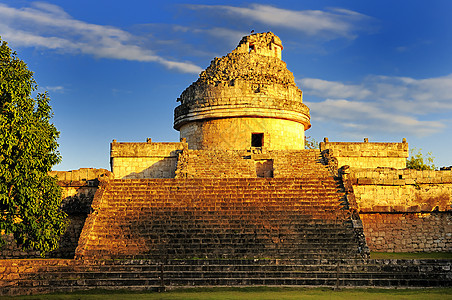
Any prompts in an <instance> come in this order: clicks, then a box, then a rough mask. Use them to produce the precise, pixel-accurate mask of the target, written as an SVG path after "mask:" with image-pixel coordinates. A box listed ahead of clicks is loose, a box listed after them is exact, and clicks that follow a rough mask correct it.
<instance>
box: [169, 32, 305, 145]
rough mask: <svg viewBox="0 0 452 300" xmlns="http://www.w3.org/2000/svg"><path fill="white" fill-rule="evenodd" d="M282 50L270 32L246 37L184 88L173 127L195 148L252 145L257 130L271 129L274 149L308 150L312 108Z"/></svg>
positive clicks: (268, 130) (270, 137)
mask: <svg viewBox="0 0 452 300" xmlns="http://www.w3.org/2000/svg"><path fill="white" fill-rule="evenodd" d="M281 50H282V44H281V40H280V39H279V38H278V37H277V36H275V35H274V34H273V33H271V32H267V33H262V34H252V35H250V36H246V37H244V38H243V39H242V41H241V42H240V44H239V46H238V47H237V48H236V49H235V50H233V51H232V53H229V54H228V55H226V56H224V57H221V58H215V59H214V60H212V62H211V64H210V66H209V67H208V68H207V69H206V70H205V71H203V72H202V73H201V74H200V76H199V78H198V80H197V81H196V82H194V83H193V84H191V85H190V86H189V87H188V88H186V89H185V91H184V92H182V94H181V96H180V98H178V101H179V102H180V103H181V104H180V105H179V106H178V107H176V109H175V110H174V128H175V129H176V130H180V131H181V137H182V138H187V141H188V144H189V147H190V149H230V150H238V149H240V150H243V149H248V148H249V147H250V141H249V139H250V138H251V133H254V132H258V133H259V132H266V134H267V135H268V136H269V139H268V142H269V143H268V145H269V149H292V150H298V149H303V148H304V130H306V129H308V128H309V127H310V126H311V123H310V115H309V108H308V107H307V106H306V105H305V104H303V93H302V91H301V90H300V89H299V88H298V87H297V86H296V84H295V80H294V76H293V74H292V72H290V71H289V70H288V69H287V67H286V64H285V63H284V62H283V61H281ZM202 122H206V125H205V126H204V125H201V123H202ZM241 135H244V137H241ZM228 146H231V148H228Z"/></svg>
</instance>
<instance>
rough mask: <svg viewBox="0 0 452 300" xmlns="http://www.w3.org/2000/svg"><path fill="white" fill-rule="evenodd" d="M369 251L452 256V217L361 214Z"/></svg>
mask: <svg viewBox="0 0 452 300" xmlns="http://www.w3.org/2000/svg"><path fill="white" fill-rule="evenodd" d="M360 217H361V220H362V222H363V224H364V234H365V236H366V241H367V245H368V246H369V248H370V249H371V251H382V252H451V251H452V214H451V213H450V212H449V213H444V212H427V213H361V214H360Z"/></svg>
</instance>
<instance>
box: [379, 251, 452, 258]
mask: <svg viewBox="0 0 452 300" xmlns="http://www.w3.org/2000/svg"><path fill="white" fill-rule="evenodd" d="M370 258H372V259H452V252H413V253H408V252H370Z"/></svg>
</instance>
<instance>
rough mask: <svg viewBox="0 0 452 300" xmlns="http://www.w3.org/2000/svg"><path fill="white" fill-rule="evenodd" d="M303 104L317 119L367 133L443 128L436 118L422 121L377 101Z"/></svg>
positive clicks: (425, 132) (428, 131) (412, 132)
mask: <svg viewBox="0 0 452 300" xmlns="http://www.w3.org/2000/svg"><path fill="white" fill-rule="evenodd" d="M306 105H307V106H308V107H309V108H310V109H311V112H313V118H318V121H324V122H325V121H328V122H334V123H336V124H339V125H341V126H343V127H345V130H348V131H351V132H354V133H359V134H360V135H366V134H368V133H375V132H384V133H403V134H410V135H416V136H425V135H429V134H433V133H436V132H438V131H440V130H441V129H443V128H445V125H444V124H443V123H441V122H439V121H422V120H418V119H416V118H414V117H412V116H409V115H406V114H404V113H403V112H394V111H391V110H386V109H385V107H384V106H380V105H378V103H368V102H360V101H349V100H345V99H335V100H333V99H326V100H325V101H322V102H308V103H306Z"/></svg>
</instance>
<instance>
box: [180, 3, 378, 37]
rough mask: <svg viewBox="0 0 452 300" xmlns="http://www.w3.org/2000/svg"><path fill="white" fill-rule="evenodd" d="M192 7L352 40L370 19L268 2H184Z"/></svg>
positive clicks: (345, 13)
mask: <svg viewBox="0 0 452 300" xmlns="http://www.w3.org/2000/svg"><path fill="white" fill-rule="evenodd" d="M188 7H189V8H191V9H193V10H211V11H215V12H216V13H219V14H221V15H223V16H226V17H232V18H237V17H240V18H241V19H243V20H247V21H254V22H258V23H262V24H265V25H267V26H272V27H282V28H289V29H293V30H296V31H299V32H303V33H305V34H307V35H309V36H316V37H318V36H323V37H327V38H337V37H345V38H349V39H353V38H355V37H356V32H357V31H359V30H363V29H364V28H365V26H364V25H363V23H365V22H368V21H370V20H371V19H372V18H371V17H368V16H366V15H363V14H360V13H357V12H354V11H351V10H347V9H338V8H335V9H330V10H329V11H323V10H289V9H282V8H278V7H274V6H270V5H262V4H251V5H249V6H248V7H236V6H228V5H188Z"/></svg>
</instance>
